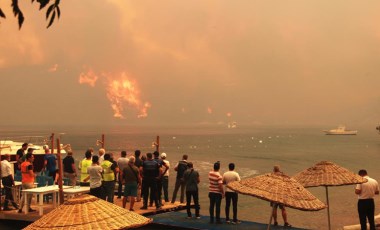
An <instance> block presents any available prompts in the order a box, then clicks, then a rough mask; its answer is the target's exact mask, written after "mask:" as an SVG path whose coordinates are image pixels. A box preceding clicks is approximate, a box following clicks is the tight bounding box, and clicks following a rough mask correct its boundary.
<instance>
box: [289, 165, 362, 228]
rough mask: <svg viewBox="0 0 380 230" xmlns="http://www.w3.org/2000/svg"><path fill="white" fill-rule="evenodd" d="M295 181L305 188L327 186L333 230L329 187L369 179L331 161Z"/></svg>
mask: <svg viewBox="0 0 380 230" xmlns="http://www.w3.org/2000/svg"><path fill="white" fill-rule="evenodd" d="M293 179H295V180H296V181H298V182H299V183H300V184H302V185H303V186H304V187H305V188H307V187H318V186H325V189H326V201H327V218H328V224H329V229H331V224H330V205H329V192H328V187H329V186H342V185H352V184H361V183H365V182H367V179H365V178H363V177H361V176H359V175H357V174H355V173H353V172H350V171H349V170H348V169H345V168H343V167H340V166H338V165H336V164H334V163H332V162H329V161H321V162H319V163H317V164H316V165H314V166H313V167H310V168H308V169H305V170H304V171H302V172H300V173H298V174H296V175H295V176H293Z"/></svg>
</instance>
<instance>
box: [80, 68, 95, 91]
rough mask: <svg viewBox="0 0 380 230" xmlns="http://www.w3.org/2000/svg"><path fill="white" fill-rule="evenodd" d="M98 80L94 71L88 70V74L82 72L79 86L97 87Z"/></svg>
mask: <svg viewBox="0 0 380 230" xmlns="http://www.w3.org/2000/svg"><path fill="white" fill-rule="evenodd" d="M97 80H98V76H97V75H96V74H95V73H94V71H93V70H92V69H88V70H87V73H84V72H82V73H81V74H80V75H79V84H87V85H89V86H91V87H95V83H96V81H97Z"/></svg>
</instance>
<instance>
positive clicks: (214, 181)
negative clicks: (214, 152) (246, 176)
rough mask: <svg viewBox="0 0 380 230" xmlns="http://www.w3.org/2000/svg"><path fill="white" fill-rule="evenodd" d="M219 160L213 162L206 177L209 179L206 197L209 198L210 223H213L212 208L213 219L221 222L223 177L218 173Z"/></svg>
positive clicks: (218, 222)
mask: <svg viewBox="0 0 380 230" xmlns="http://www.w3.org/2000/svg"><path fill="white" fill-rule="evenodd" d="M219 169H220V162H219V161H218V162H216V163H214V170H213V171H210V172H209V174H208V179H209V181H210V186H209V193H208V197H209V198H210V223H214V209H215V219H216V223H217V224H221V223H222V221H220V204H221V203H222V198H224V189H223V177H222V176H221V175H220V173H219Z"/></svg>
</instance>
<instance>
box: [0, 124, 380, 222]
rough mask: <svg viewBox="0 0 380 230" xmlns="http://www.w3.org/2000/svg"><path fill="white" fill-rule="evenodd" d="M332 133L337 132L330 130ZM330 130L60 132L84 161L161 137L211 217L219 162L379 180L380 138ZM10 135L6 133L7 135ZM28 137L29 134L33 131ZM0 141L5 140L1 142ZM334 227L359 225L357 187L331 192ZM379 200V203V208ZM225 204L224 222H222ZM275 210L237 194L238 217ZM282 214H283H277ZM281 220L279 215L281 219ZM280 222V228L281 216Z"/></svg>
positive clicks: (300, 215) (304, 215) (302, 216)
mask: <svg viewBox="0 0 380 230" xmlns="http://www.w3.org/2000/svg"><path fill="white" fill-rule="evenodd" d="M329 128H333V127H329ZM323 129H326V127H296V128H278V127H259V128H258V127H238V128H236V129H224V128H220V127H218V128H161V129H150V128H145V129H138V130H137V129H122V128H113V129H107V130H105V129H103V130H94V131H87V130H86V129H82V130H64V129H63V130H62V131H63V132H65V134H64V135H61V140H62V143H70V144H71V145H72V148H73V150H74V158H75V159H76V161H79V160H81V159H82V158H83V156H84V152H85V149H87V148H89V147H93V148H94V149H95V150H97V149H98V148H99V146H96V140H97V139H100V138H101V134H102V133H104V134H105V144H106V150H107V152H113V153H114V154H115V158H116V159H117V158H118V157H119V153H120V151H121V150H126V151H127V152H128V154H132V153H133V152H134V150H135V149H140V150H141V151H142V152H143V153H147V152H152V151H154V147H153V146H152V142H154V141H155V140H156V136H157V135H159V136H160V152H166V153H167V156H168V160H169V161H170V163H171V164H172V166H174V165H175V163H177V162H178V160H180V159H181V157H182V155H183V154H188V155H189V161H192V162H193V163H194V167H195V169H197V170H199V172H200V176H201V184H200V187H201V189H200V191H201V192H200V202H201V214H202V215H208V198H207V194H208V191H207V190H208V181H207V174H208V172H209V171H210V170H211V168H212V166H213V163H214V162H215V161H221V164H222V165H221V173H223V172H225V171H228V163H230V162H234V163H235V165H236V171H237V172H238V173H239V174H240V175H241V177H242V178H247V177H252V176H256V175H260V174H264V173H268V172H271V170H272V167H273V165H276V164H278V165H280V166H281V169H282V171H284V172H285V173H286V174H287V175H289V176H293V175H294V174H296V173H297V172H300V171H302V170H304V169H306V168H308V167H311V166H313V165H314V164H316V163H317V162H320V161H322V160H328V161H332V162H334V163H335V164H338V165H340V166H342V167H345V168H347V169H349V170H350V171H353V172H355V173H356V172H357V171H358V170H359V169H361V168H365V169H367V171H368V173H369V175H370V176H371V177H373V178H375V179H377V180H378V181H379V180H380V170H379V167H378V162H380V161H379V160H380V136H379V135H378V134H377V133H376V132H375V130H374V128H373V129H372V127H370V128H367V129H360V130H359V134H358V135H356V136H326V135H324V134H323V133H322V132H321V130H323ZM5 133H7V131H6V132H5ZM20 133H23V134H26V132H25V131H19V132H15V131H14V132H13V133H11V132H10V131H8V133H7V135H8V136H11V135H15V134H20ZM29 133H31V132H30V131H29ZM0 139H2V138H0ZM170 173H171V174H170V182H169V183H170V188H171V189H170V192H169V196H170V197H171V191H172V187H173V186H174V181H175V172H174V170H171V171H170ZM309 191H310V192H311V193H312V194H314V195H315V196H316V197H318V198H319V199H320V200H321V201H323V202H325V201H326V198H325V197H326V196H325V189H324V187H317V188H310V189H309ZM329 198H330V213H331V224H332V228H333V229H339V228H342V226H344V225H351V224H357V223H358V216H357V211H356V202H357V198H356V196H355V194H354V186H353V185H350V186H338V187H329ZM378 200H379V199H378V198H377V199H376V205H377V207H380V206H379V205H378ZM223 210H224V203H222V217H224V211H223ZM287 211H288V219H289V222H290V223H291V224H292V225H293V226H297V227H302V228H311V229H326V228H327V211H326V210H321V211H318V212H304V211H299V210H294V209H290V208H288V209H287ZM270 212H271V208H270V206H269V203H268V202H267V201H263V200H260V199H258V198H255V197H250V196H246V195H239V205H238V218H239V219H241V220H250V221H255V222H262V223H266V222H268V221H269V217H270ZM279 214H280V213H279ZM279 217H280V215H279ZM279 223H280V224H282V219H281V217H280V218H279Z"/></svg>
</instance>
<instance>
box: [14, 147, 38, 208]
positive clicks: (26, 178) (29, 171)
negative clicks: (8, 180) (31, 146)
mask: <svg viewBox="0 0 380 230" xmlns="http://www.w3.org/2000/svg"><path fill="white" fill-rule="evenodd" d="M33 161H34V156H33V154H32V153H27V154H26V155H25V161H24V162H22V164H21V175H22V179H21V181H22V189H30V188H34V178H35V175H34V172H33ZM25 195H26V194H25V193H23V195H22V197H21V203H20V209H19V210H18V213H22V208H23V207H24V203H25V197H24V196H25ZM27 197H28V199H27V203H26V208H27V209H28V210H29V212H35V211H36V210H34V209H32V208H31V207H30V204H31V203H32V194H28V195H27Z"/></svg>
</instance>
